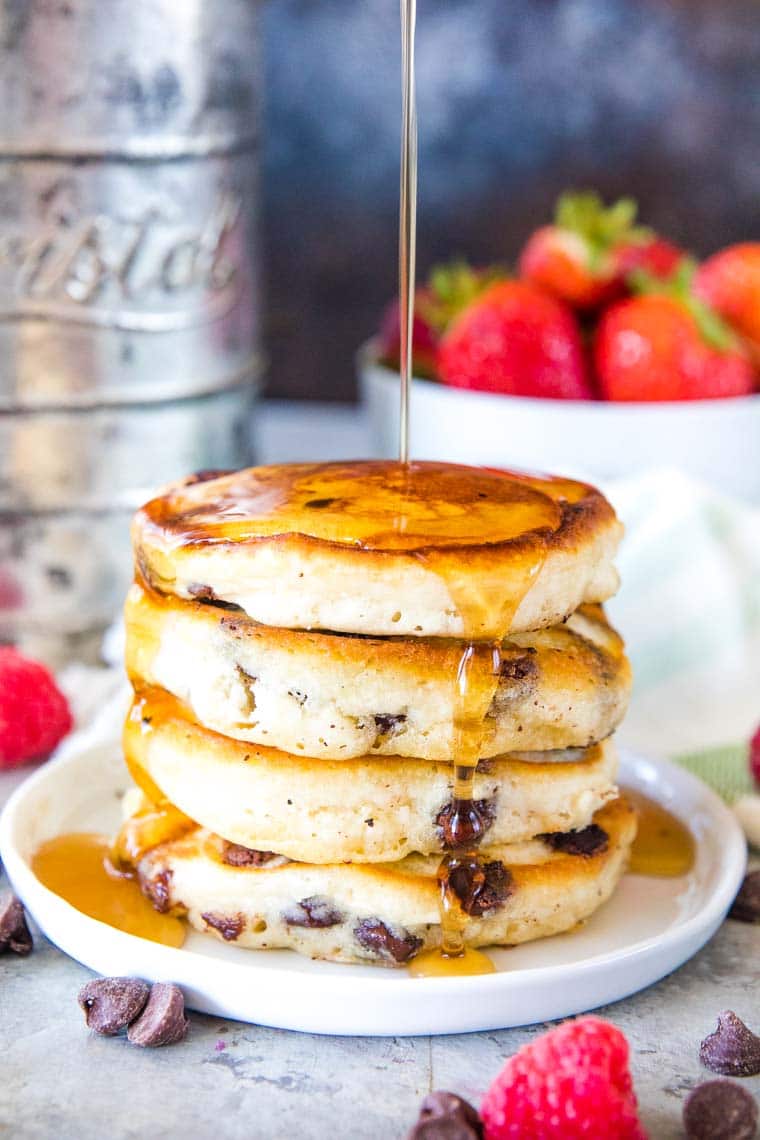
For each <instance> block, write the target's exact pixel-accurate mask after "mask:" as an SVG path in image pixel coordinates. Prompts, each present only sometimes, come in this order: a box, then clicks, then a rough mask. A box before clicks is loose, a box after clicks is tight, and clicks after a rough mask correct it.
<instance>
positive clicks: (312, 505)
mask: <svg viewBox="0 0 760 1140" xmlns="http://www.w3.org/2000/svg"><path fill="white" fill-rule="evenodd" d="M337 502H339V500H338V499H308V500H307V501H306V502H305V503H304V506H305V507H308V509H309V510H311V511H323V510H325V509H326V508H327V507H331V506H332V505H333V504H334V503H337Z"/></svg>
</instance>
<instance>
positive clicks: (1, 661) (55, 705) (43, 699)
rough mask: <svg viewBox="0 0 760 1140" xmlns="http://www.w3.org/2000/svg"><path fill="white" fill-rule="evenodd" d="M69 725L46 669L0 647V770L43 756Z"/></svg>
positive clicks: (59, 694)
mask: <svg viewBox="0 0 760 1140" xmlns="http://www.w3.org/2000/svg"><path fill="white" fill-rule="evenodd" d="M72 723H73V722H72V717H71V710H70V709H69V706H68V702H67V700H66V698H65V697H64V695H63V693H62V692H61V691H60V689H59V688H58V686H57V685H56V683H55V680H54V678H53V676H52V675H51V674H50V673H49V672H48V670H47V669H46V668H45V666H44V665H40V664H38V663H37V662H36V661H30V660H29V658H28V657H22V656H21V654H20V653H19V652H18V651H17V650H16V649H13V648H12V647H11V646H7V645H6V646H0V769H2V768H14V767H15V766H16V765H17V764H23V763H24V761H25V760H34V759H38V758H39V757H42V756H46V755H47V754H48V753H49V752H52V751H53V749H54V748H55V746H56V745H57V744H59V743H60V741H61V740H62V739H63V737H64V736H66V734H67V733H68V732H70V731H71V727H72Z"/></svg>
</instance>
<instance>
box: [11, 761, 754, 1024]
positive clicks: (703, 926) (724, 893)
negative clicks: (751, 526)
mask: <svg viewBox="0 0 760 1140" xmlns="http://www.w3.org/2000/svg"><path fill="white" fill-rule="evenodd" d="M110 747H112V744H111V742H109V741H104V740H98V741H94V742H91V743H90V744H88V745H86V746H80V747H76V746H72V745H69V746H68V747H67V748H65V749H64V750H63V752H62V754H61V755H59V756H57V757H55V758H54V759H53V760H51V761H48V763H46V764H45V765H43V766H42V767H41V768H39V769H38V770H37V771H36V772H34V773H32V774H31V775H30V776H29V777H28V778H27V779H26V780H24V781H23V782H22V783H21V785H20V786H19V787H17V788H16V789H15V791H14V792H13V793H12V794H11V796H10V798H9V799H8V801H7V803H6V805H5V807H4V809H3V811H2V813H1V814H0V858H2V861H3V864H4V866H5V869H6V872H7V874H8V877H9V879H10V881H11V883H12V884H13V886H14V889H15V890H17V892H18V894H19V896H20V897H21V899H22V901H23V902H24V904H25V905H26V906H28V909H29V912H30V914H31V915H32V917H33V918H34V919H35V921H36V922H37V923H38V925H39V926H40V927H41V929H42V930H43V932H45V934H46V937H48V938H49V939H50V941H52V942H53V943H54V944H55V945H58V946H59V948H61V949H62V950H63V952H64V953H66V954H67V955H68V956H69V957H72V958H74V959H75V960H77V961H79V962H82V963H83V964H84V965H86V966H88V968H93V969H94V967H90V965H89V962H88V961H87V955H85V956H84V957H82V956H80V955H79V954H75V953H72V952H71V951H70V950H69V949H64V948H62V947H60V943H59V941H58V938H57V937H56V936H55V932H54V934H53V935H51V934H48V933H47V926H48V921H47V920H48V918H49V917H50V913H51V911H52V914H53V919H54V922H53V925H54V926H56V927H57V926H58V925H59V924H60V921H62V920H63V918H64V917H65V916H67V915H69V916H70V914H71V913H73V914H74V915H76V918H75V919H74V920H73V921H75V922H76V923H77V925H79V926H81V928H82V932H83V933H82V938H81V941H82V943H83V949H86V947H87V946H88V945H90V944H92V942H93V939H94V941H95V942H96V943H97V941H98V940H99V939H100V938H102V937H104V936H105V932H107V933H108V937H110V938H112V939H114V940H115V942H114V945H115V947H116V948H117V949H121V950H122V951H123V953H124V954H128V952H129V950H130V948H134V944H135V943H137V944H138V949H137V951H136V953H137V954H138V955H139V948H140V947H145V946H149V947H150V951H151V954H152V955H154V956H155V957H156V961H157V965H158V966H160V967H161V976H163V977H169V976H171V973H172V966H174V965H175V964H178V963H180V962H185V963H187V960H188V958H190V959H191V960H193V959H194V960H196V962H197V963H198V965H199V967H200V968H202V963H203V961H204V958H205V960H206V961H209V960H210V959H209V958H207V957H206V956H204V955H203V954H199V953H198V952H197V951H194V950H192V949H188V948H185V947H181V948H175V947H168V946H162V945H160V944H158V943H148V942H147V941H146V940H145V939H140V938H137V937H136V936H135V935H131V934H128V933H126V932H125V931H120V930H116V929H115V928H114V927H110V926H109V925H108V924H106V923H103V922H100V921H99V920H98V919H94V918H91V917H90V916H89V915H85V914H83V913H82V912H80V911H77V910H76V908H74V907H72V906H71V904H69V903H67V902H66V901H65V900H64V899H62V898H61V897H60V896H58V895H56V894H55V893H54V892H52V891H50V890H49V889H48V888H47V887H45V886H44V885H43V884H42V883H41V882H40V881H39V879H37V877H36V875H35V874H34V872H33V871H32V869H31V866H30V864H29V862H28V859H27V858H26V857H25V856H24V855H23V854H22V852H21V850H19V848H18V846H17V845H16V842H15V838H14V835H13V831H14V826H15V822H16V817H17V815H18V813H19V812H20V811H21V810H23V807H24V804H25V802H26V800H27V798H28V797H29V796H34V794H35V792H36V790H37V789H38V788H39V787H40V785H43V786H44V785H45V784H46V782H47V781H48V779H49V777H50V776H51V774H53V773H57V772H59V771H60V770H61V769H65V768H67V767H68V766H69V765H71V766H72V767H73V766H74V765H75V764H77V763H82V762H83V761H84V762H86V759H85V758H86V756H87V755H88V754H93V753H94V754H97V753H98V752H102V751H103V750H105V749H108V748H110ZM619 751H620V758H621V769H624V768H625V767H627V766H629V765H630V766H632V767H633V768H634V770H635V771H637V772H638V773H639V778H638V779H637V781H636V783H637V786H638V785H640V784H641V782H642V778H641V773H642V772H647V773H648V774H649V776H650V780H648V781H647V784H648V785H649V784H650V783H652V784H653V785H654V787H650V791H653V792H654V793H655V798H657V799H658V800H659V801H660V802H664V801H665V800H666V799H667V792H668V791H669V792H670V794H671V795H672V793H673V792H678V790H679V787H680V789H682V790H684V791H686V790H690V792H691V796H692V797H697V798H698V799H699V800H700V804H701V806H703V807H704V809H705V810H706V811H707V814H708V815H709V817H710V821H711V830H712V831H713V833H717V832H718V831H720V837H721V858H720V861H719V863H714V864H713V875H714V876H715V882H714V883H713V885H712V887H711V889H710V893H709V896H708V897H707V900H706V905H705V906H703V907H701V908H700V909H698V910H697V911H696V912H695V913H694V914H692V915H690V916H688V917H686V918H684V919H681V920H676V921H675V922H674V923H673V924H672V925H671V926H670V927H669V928H668V929H666V930H664V931H663V932H662V933H661V934H659V935H650V936H648V937H646V938H642V939H641V940H639V941H636V942H632V943H631V944H629V945H627V946H624V947H622V948H619V949H614V950H605V951H602V952H601V953H598V954H592V955H591V956H589V957H588V958H584V959H581V960H578V961H573V962H560V963H554V964H550V965H540V966H520V967H519V968H517V969H514V970H509V969H497V971H496V972H495V973H494V974H487V975H480V976H474V977H451V978H449V977H442V978H424V979H417V978H412V977H411V976H410V975H408V974H407V973H406V971H404V972H403V974H402V973H401V971H391V970H387V971H386V970H383V971H382V976H380V974H381V972H380V971H377V970H369V969H368V970H367V971H366V977H365V976H358V975H356V974H348V973H347V974H346V975H345V976H341V975H340V974H339V973H333V972H332V971H331V972H330V973H329V974H327V973H326V974H325V975H324V976H323V978H322V979H321V980H320V987H321V988H322V987H325V986H327V987H329V988H330V990H333V989H335V990H336V992H337V991H339V994H340V997H341V998H343V999H345V1000H346V1001H350V1000H351V999H352V998H353V997H354V996H356V994H357V993H360V994H362V995H364V996H366V995H368V994H369V995H370V996H371V997H375V996H380V995H384V996H385V997H388V998H390V997H391V996H392V995H400V994H402V993H403V992H404V988H405V987H408V986H409V985H410V984H411V983H414V984H415V985H420V984H423V985H424V987H425V992H426V993H427V994H429V995H431V996H435V995H436V994H439V995H440V994H442V993H444V992H451V991H452V990H453V991H454V992H455V993H456V994H457V996H462V997H463V996H465V995H466V994H471V995H472V996H473V997H478V996H480V997H484V996H489V995H492V996H493V997H494V998H496V997H497V996H499V997H504V996H505V995H507V994H509V992H510V991H512V990H513V989H514V988H515V987H516V986H517V985H519V984H520V983H521V981H522V982H524V983H525V984H529V985H531V986H539V987H540V986H541V984H542V983H543V982H547V981H549V980H550V981H551V982H552V983H554V984H562V982H563V981H566V980H567V979H568V978H580V977H584V976H586V975H587V974H588V973H589V972H591V971H595V972H600V971H605V970H609V969H611V968H614V967H620V969H621V970H624V967H625V965H626V964H631V963H634V962H637V961H640V960H642V959H644V960H646V959H647V958H648V957H651V956H652V955H653V954H657V955H658V956H659V957H661V958H662V959H663V960H667V961H669V962H671V964H670V965H669V966H668V968H667V969H666V970H662V971H660V970H659V967H658V968H657V969H655V970H654V971H653V972H652V974H651V977H650V978H649V980H648V981H646V982H645V983H643V985H640V984H635V985H634V986H633V988H632V989H631V990H629V991H627V992H623V991H624V989H625V987H623V989H621V990H620V993H619V997H620V998H622V997H625V996H630V994H631V993H634V992H637V991H638V990H639V989H641V988H645V987H646V986H647V985H651V984H653V983H654V982H655V981H656V980H659V979H660V978H661V977H663V976H665V974H666V973H669V972H670V971H671V970H672V969H675V968H677V966H678V965H680V964H683V962H685V961H687V960H688V959H689V958H690V957H692V955H693V954H694V953H696V952H697V950H698V949H700V948H701V947H702V946H703V945H704V944H705V943H706V942H707V941H708V940H709V938H710V937H712V935H713V933H714V932H715V930H716V929H717V928H718V926H719V925H720V923H721V921H722V920H723V918H724V917H725V915H726V913H727V911H728V908H729V906H730V904H731V902H732V901H733V898H734V897H735V894H736V891H737V890H738V887H739V884H740V883H741V879H742V877H743V875H744V872H745V868H746V860H747V847H746V840H745V838H744V834H743V832H742V830H741V827H740V825H739V823H738V820H737V819H736V817H735V816H734V814H733V812H732V811H731V810H730V808H729V807H728V806H727V805H726V804H725V803H724V802H723V800H721V799H720V797H719V796H718V795H717V793H716V792H714V791H713V789H712V788H710V787H709V785H707V784H705V783H704V781H702V780H701V779H699V777H697V776H695V775H694V774H693V773H692V772H689V771H688V770H687V769H685V768H682V767H681V766H679V765H678V764H676V763H675V762H673V761H670V760H666V759H661V758H656V757H653V756H651V755H648V754H646V753H642V752H640V751H638V750H633V749H628V748H626V747H625V746H621V747H620V749H619ZM658 791H659V795H657V794H656V793H657V792H658ZM669 806H670V807H672V808H673V810H674V811H675V814H676V815H679V818H681V819H683V818H684V817H683V814H681V813H679V811H678V806H679V805H678V803H670V802H669ZM30 898H31V900H32V901H31V903H30V901H29V900H30ZM40 902H42V903H43V905H44V919H43V921H40V919H39V917H38V907H39V905H40ZM56 912H58V915H56ZM56 917H57V918H58V921H56ZM58 933H59V934H60V932H58ZM88 933H89V935H90V938H89V939H88ZM687 946H688V950H687V952H686V953H684V954H683V955H682V956H679V955H681V951H682V950H683V949H684V947H687ZM679 948H680V949H679ZM251 953H252V958H251V961H250V962H248V961H246V962H244V963H243V962H237V961H233V962H229V963H228V964H227V968H228V969H229V970H231V971H232V972H233V974H234V975H238V974H244V975H248V974H249V971H251V968H252V967H253V968H254V969H255V967H256V965H257V964H258V965H261V964H262V963H257V962H256V958H255V955H253V952H251ZM291 953H293V955H294V957H293V962H292V964H289V963H288V962H287V960H286V961H285V962H279V961H278V962H277V963H276V964H275V965H274V966H272V965H269V966H268V967H267V969H266V970H265V971H264V972H263V973H262V974H261V975H260V976H261V977H262V978H266V977H267V976H268V975H269V976H271V975H272V974H274V975H276V976H278V977H279V978H280V979H284V982H285V983H286V984H287V985H295V986H296V987H299V988H300V987H303V986H307V987H313V986H314V984H315V978H316V975H315V974H313V973H308V972H305V971H304V970H303V969H301V968H300V965H299V961H298V958H299V956H297V955H296V954H295V952H294V951H292V952H291ZM674 954H675V955H676V957H677V961H675V962H672V961H671V959H673V956H674ZM115 956H116V955H115ZM213 960H214V961H217V962H220V961H221V960H222V959H221V958H215V959H213ZM325 965H330V966H331V967H333V969H335V967H336V963H325ZM164 966H165V970H164ZM190 968H191V970H192V963H191V966H190ZM183 972H184V971H180V973H183ZM181 984H183V985H185V986H186V987H187V988H191V989H192V988H195V985H196V983H195V982H190V983H187V982H181ZM399 986H400V987H401V988H400V989H399V988H398V987H399ZM389 987H393V988H389ZM201 996H203V995H202V994H201ZM604 1000H605V1001H606V1000H607V999H604ZM613 1000H614V999H613ZM213 1001H214V999H213V997H212V999H211V1003H212V1004H213ZM571 1004H572V1003H571ZM227 1016H229V1017H232V1018H234V1014H228V1015H227ZM562 1016H564V1015H562ZM239 1019H240V1020H243V1017H242V1015H241V1017H240V1018H239ZM261 1024H276V1023H275V1022H273V1021H271V1020H268V1021H263V1020H262V1021H261ZM281 1024H282V1023H281ZM522 1024H529V1022H523V1023H522ZM284 1027H285V1028H295V1027H294V1026H293V1025H286V1026H284ZM482 1028H483V1029H488V1028H493V1025H485V1024H484V1025H483V1026H482ZM307 1031H309V1032H315V1030H313V1029H310V1030H307ZM463 1031H465V1030H458V1029H453V1030H452V1029H439V1030H437V1031H436V1030H434V1029H430V1028H425V1029H420V1030H419V1031H418V1032H419V1033H421V1034H428V1033H435V1032H463ZM317 1032H325V1033H338V1032H340V1033H344V1034H348V1035H350V1034H351V1033H352V1032H353V1033H354V1034H356V1035H363V1036H370V1035H373V1034H372V1032H371V1031H367V1030H366V1029H355V1030H353V1031H352V1030H351V1029H346V1028H345V1026H344V1027H343V1028H341V1029H321V1030H318V1031H317ZM400 1032H402V1031H400ZM404 1032H405V1035H406V1031H404ZM410 1035H411V1034H410Z"/></svg>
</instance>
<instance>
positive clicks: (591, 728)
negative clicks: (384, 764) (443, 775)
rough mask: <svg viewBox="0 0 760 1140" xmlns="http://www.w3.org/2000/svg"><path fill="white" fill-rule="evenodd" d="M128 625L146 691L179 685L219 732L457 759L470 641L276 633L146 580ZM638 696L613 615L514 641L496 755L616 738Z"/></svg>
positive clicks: (330, 752) (263, 740) (330, 751)
mask: <svg viewBox="0 0 760 1140" xmlns="http://www.w3.org/2000/svg"><path fill="white" fill-rule="evenodd" d="M126 629H127V651H126V662H127V671H128V673H129V675H130V679H131V680H132V682H133V684H134V685H135V687H136V688H137V689H138V690H139V689H140V688H145V687H146V686H160V687H161V688H164V689H166V690H168V691H169V692H171V693H173V694H174V695H175V696H177V697H178V698H179V699H180V700H182V701H183V702H184V703H185V704H186V705H187V706H188V708H189V709H190V710H191V711H192V713H193V715H194V717H195V718H196V719H197V720H198V721H199V722H200V723H201V724H203V725H205V726H206V727H207V728H211V729H214V730H215V731H216V732H221V733H224V734H225V735H227V736H231V737H235V738H236V739H238V740H246V741H249V742H252V743H256V744H266V745H269V746H271V747H274V748H279V749H282V750H283V751H285V752H293V753H298V752H302V753H304V754H305V755H306V756H315V757H320V758H322V757H324V758H328V759H338V760H340V759H351V758H353V757H359V756H365V755H385V756H416V757H420V758H422V759H427V760H451V759H452V742H453V738H454V726H453V706H454V701H453V686H454V685H455V683H456V675H457V664H458V662H459V660H460V658H461V654H462V646H461V643H459V642H456V641H452V640H449V639H445V638H414V639H412V638H409V639H403V638H385V639H380V638H366V637H356V636H349V635H341V634H330V633H321V632H319V633H315V632H311V633H310V632H304V631H294V630H287V629H273V628H271V627H270V626H263V625H260V624H259V623H257V622H254V621H252V620H251V619H250V618H248V617H246V615H245V614H240V613H234V614H231V613H228V612H227V611H225V610H220V609H218V608H217V607H214V606H208V605H204V604H203V603H201V602H191V601H180V600H178V599H176V598H171V597H166V596H164V595H160V594H157V593H155V591H152V590H150V589H148V588H147V587H144V586H142V585H140V584H138V583H135V584H134V585H133V586H132V589H131V590H130V593H129V597H128V599H127V606H126ZM629 691H630V667H629V665H628V662H627V659H626V657H625V655H624V652H623V642H622V640H621V638H620V637H619V636H618V635H617V634H616V633H615V631H614V630H613V629H612V628H611V627H610V625H609V624H608V623H607V621H606V619H605V617H604V614H603V612H602V610H601V608H600V607H599V606H584V607H582V608H581V609H580V610H578V611H577V612H576V613H575V614H573V615H572V616H571V617H570V618H569V619H568V620H567V622H566V623H564V624H563V625H560V626H553V627H551V628H550V629H544V630H539V631H537V632H535V633H530V634H527V633H526V634H514V635H513V636H512V638H511V639H510V640H509V641H507V642H505V643H504V646H503V648H502V652H501V677H500V680H499V686H498V689H497V691H496V693H495V695H494V699H493V702H492V705H491V709H490V711H489V713H488V717H487V725H488V732H487V734H486V738H485V741H484V749H483V755H484V756H491V755H498V754H500V753H503V752H511V751H515V750H517V749H519V750H521V751H530V750H534V749H552V748H575V747H582V746H586V745H588V744H592V743H594V742H596V741H599V740H602V739H604V737H606V736H608V735H609V734H610V733H611V732H612V731H613V730H614V729H615V728H616V727H617V725H618V723H619V721H620V720H621V719H622V717H623V715H624V713H625V709H626V705H627V702H628V696H629Z"/></svg>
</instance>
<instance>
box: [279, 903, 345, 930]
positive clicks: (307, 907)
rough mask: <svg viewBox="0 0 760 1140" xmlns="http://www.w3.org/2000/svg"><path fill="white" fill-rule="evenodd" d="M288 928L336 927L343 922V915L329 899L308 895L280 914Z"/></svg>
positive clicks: (319, 928)
mask: <svg viewBox="0 0 760 1140" xmlns="http://www.w3.org/2000/svg"><path fill="white" fill-rule="evenodd" d="M282 917H283V921H284V922H286V923H287V925H288V926H304V927H307V928H308V929H309V930H322V929H324V928H325V927H327V926H337V925H338V923H340V922H343V915H342V914H341V913H340V911H339V910H337V909H336V908H335V907H334V906H333V904H332V903H331V902H330V900H329V899H326V898H323V897H322V896H321V895H310V897H309V898H307V899H301V901H300V902H297V903H295V904H294V905H293V906H291V907H289V908H288V909H287V910H286V911H283V914H282Z"/></svg>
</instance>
